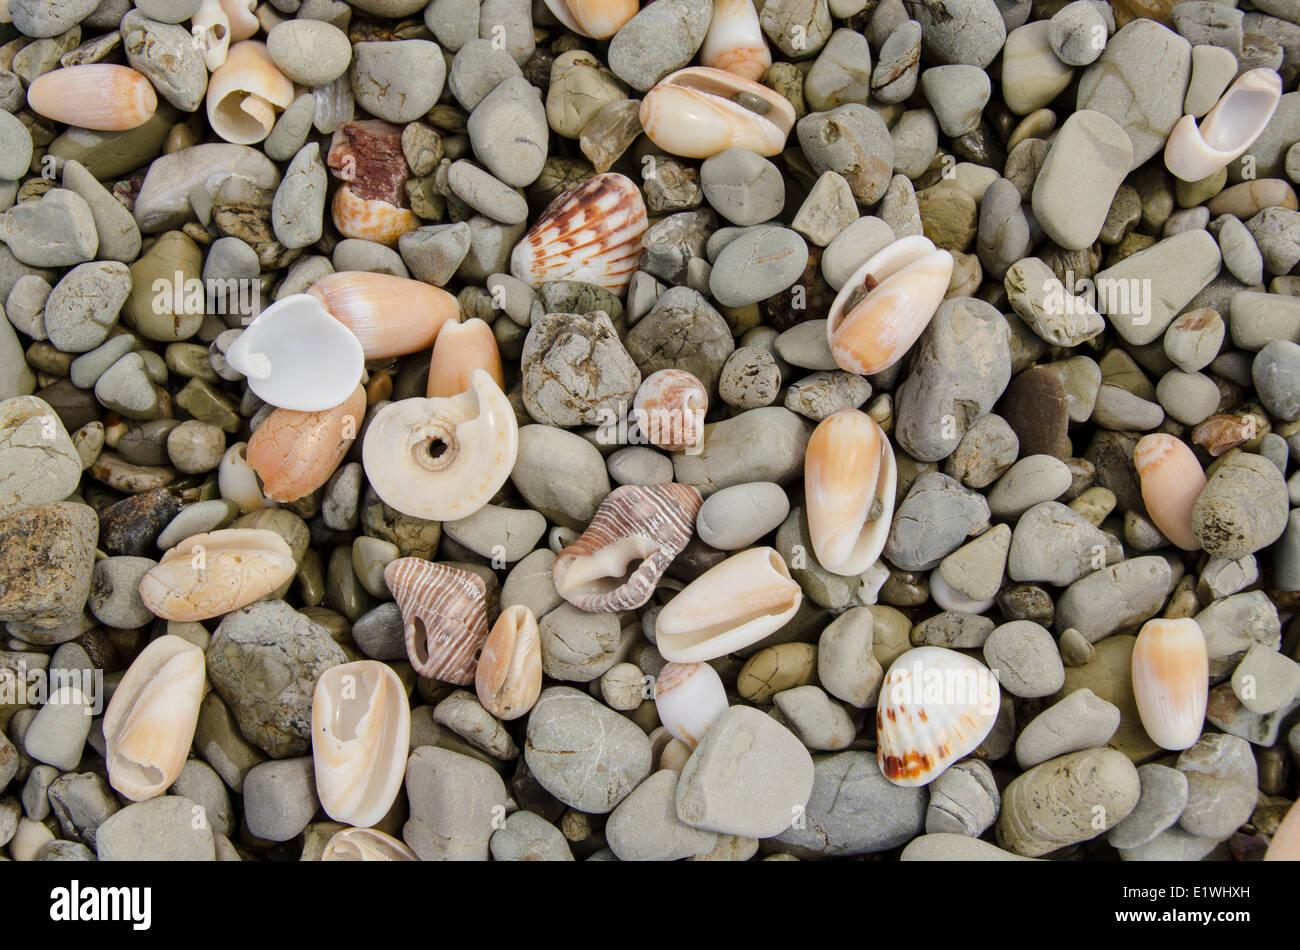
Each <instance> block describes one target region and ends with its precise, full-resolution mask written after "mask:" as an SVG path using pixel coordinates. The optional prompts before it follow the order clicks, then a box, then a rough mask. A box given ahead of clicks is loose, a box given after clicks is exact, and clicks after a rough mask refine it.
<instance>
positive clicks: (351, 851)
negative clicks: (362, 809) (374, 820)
mask: <svg viewBox="0 0 1300 950" xmlns="http://www.w3.org/2000/svg"><path fill="white" fill-rule="evenodd" d="M320 859H321V860H322V861H418V860H420V859H419V858H418V857H416V855H415V852H414V851H412V850H411V849H410V848H408V847H407V846H406V845H405V844H403V843H402V842H400V841H398V840H397V839H396V838H394V837H393V836H392V835H388V834H384V832H382V831H378V830H376V829H374V828H344V829H343V830H342V831H340V832H339V833H338V834H336V835H335V836H334V837H333V838H330V840H329V842H328V843H327V844H326V845H325V850H324V851H322V852H321V856H320Z"/></svg>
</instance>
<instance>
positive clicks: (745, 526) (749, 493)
mask: <svg viewBox="0 0 1300 950" xmlns="http://www.w3.org/2000/svg"><path fill="white" fill-rule="evenodd" d="M789 513H790V501H789V498H788V497H787V496H786V493H785V490H784V489H782V488H781V486H780V485H776V484H774V483H772V482H748V483H743V484H739V485H732V486H731V487H729V488H724V489H722V490H721V491H719V492H715V493H714V494H712V495H710V496H709V497H708V498H707V499H705V502H704V504H703V505H702V506H701V507H700V512H699V515H697V516H696V520H695V526H696V531H698V532H699V535H700V539H701V540H702V541H704V543H705V544H708V545H709V546H710V547H715V548H718V549H719V550H723V551H738V550H740V549H741V548H746V547H749V546H750V545H751V544H753V543H754V542H755V541H757V540H758V539H759V538H761V537H763V536H764V535H765V534H767V533H769V532H771V531H774V530H776V528H777V527H778V526H779V525H780V524H781V522H782V521H784V520H785V518H786V516H787V515H788V514H789Z"/></svg>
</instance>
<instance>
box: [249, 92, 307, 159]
mask: <svg viewBox="0 0 1300 950" xmlns="http://www.w3.org/2000/svg"><path fill="white" fill-rule="evenodd" d="M315 117H316V97H315V96H314V95H312V94H311V93H310V92H307V93H303V94H302V95H301V96H299V97H298V98H297V99H295V100H293V102H292V103H290V105H289V108H287V109H285V110H284V111H283V112H281V113H280V118H279V119H278V120H277V121H276V123H275V126H274V128H272V129H271V134H270V135H268V136H267V137H266V140H265V141H264V142H263V143H262V150H263V151H264V152H265V153H266V156H267V157H268V158H271V159H273V160H275V161H277V162H287V161H288V160H289V159H291V158H293V157H294V155H296V154H297V153H298V152H299V150H300V149H301V148H302V147H303V145H305V144H306V143H307V136H308V135H309V134H311V131H312V123H313V121H314V119H315Z"/></svg>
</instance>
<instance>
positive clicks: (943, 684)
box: [876, 647, 1001, 788]
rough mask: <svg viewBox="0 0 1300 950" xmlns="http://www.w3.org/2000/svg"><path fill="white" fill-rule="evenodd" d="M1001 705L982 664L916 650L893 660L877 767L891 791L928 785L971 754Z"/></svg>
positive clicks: (879, 717) (882, 704) (879, 721)
mask: <svg viewBox="0 0 1300 950" xmlns="http://www.w3.org/2000/svg"><path fill="white" fill-rule="evenodd" d="M1000 703H1001V691H1000V690H999V688H998V681H997V677H996V676H995V675H994V673H993V671H992V670H990V669H989V668H988V667H987V666H985V665H984V664H983V663H980V662H979V661H978V660H975V659H972V658H971V657H969V656H966V655H965V654H963V653H958V652H957V651H956V650H949V649H946V648H944V647H916V648H915V649H912V650H908V651H907V652H906V653H904V654H902V655H901V656H899V657H898V659H896V660H894V662H893V664H892V665H891V666H890V667H889V672H888V673H887V674H885V681H884V683H883V685H882V686H881V688H880V699H879V702H878V704H877V706H876V743H877V745H876V761H877V762H878V763H879V765H880V771H881V773H882V774H883V775H884V776H885V778H887V779H889V781H891V782H893V783H894V784H895V785H901V786H904V787H907V788H914V787H916V786H919V785H928V784H929V783H930V782H933V781H934V780H935V779H936V778H938V777H939V776H940V775H941V774H942V773H943V771H944V770H945V769H947V768H948V766H950V765H952V764H953V763H954V762H956V761H957V760H958V759H960V758H962V757H963V756H966V755H968V754H969V753H971V752H973V751H975V749H976V748H978V747H979V744H980V743H981V742H983V741H984V739H985V737H987V736H988V734H989V733H990V732H991V731H992V730H993V724H994V723H995V722H996V721H997V718H998V711H999V709H1000Z"/></svg>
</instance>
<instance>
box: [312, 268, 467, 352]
mask: <svg viewBox="0 0 1300 950" xmlns="http://www.w3.org/2000/svg"><path fill="white" fill-rule="evenodd" d="M307 293H309V294H311V295H312V296H313V297H315V298H316V299H317V300H319V301H320V302H321V303H323V304H324V305H325V309H326V310H328V311H329V312H330V315H331V316H332V317H334V319H335V320H337V321H338V322H339V323H341V324H343V325H344V326H345V327H347V328H348V329H349V330H351V331H352V332H353V333H354V334H356V337H357V339H358V340H360V341H361V349H362V351H363V352H364V353H365V354H366V359H368V360H380V359H388V358H390V357H393V356H405V355H406V354H407V353H418V352H419V351H420V350H427V349H428V348H429V347H431V346H433V341H434V340H435V339H436V338H437V336H438V331H439V330H440V329H441V328H442V325H443V324H444V323H446V322H447V321H448V320H455V319H456V318H457V317H458V316H459V315H460V304H459V303H458V302H457V300H456V298H455V297H453V296H452V295H451V294H449V293H447V291H445V290H443V289H442V288H441V287H434V286H433V285H432V284H426V283H424V282H423V281H418V280H411V279H410V278H408V277H393V276H391V275H390V274H373V273H370V272H369V271H338V272H337V273H333V274H326V275H325V276H324V277H322V278H321V279H320V280H318V281H316V283H314V284H312V285H311V287H310V288H308V290H307Z"/></svg>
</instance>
